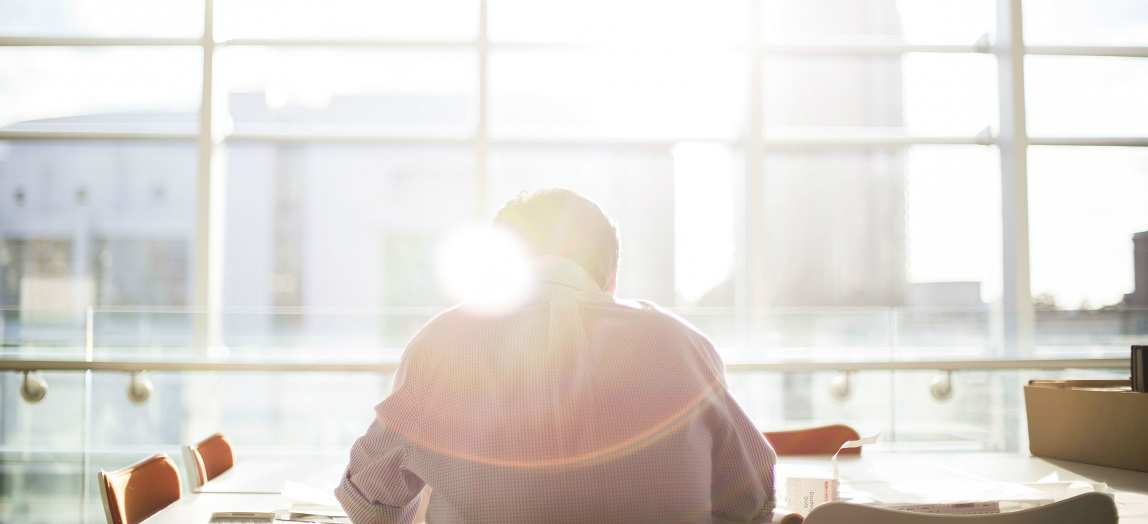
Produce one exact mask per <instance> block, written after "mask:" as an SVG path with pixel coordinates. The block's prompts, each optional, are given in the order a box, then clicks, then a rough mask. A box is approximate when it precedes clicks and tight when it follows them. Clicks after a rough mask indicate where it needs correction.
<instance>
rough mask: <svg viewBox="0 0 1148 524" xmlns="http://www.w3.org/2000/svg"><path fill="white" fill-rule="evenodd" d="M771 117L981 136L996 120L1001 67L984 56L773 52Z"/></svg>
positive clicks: (788, 124) (772, 121) (772, 125)
mask: <svg viewBox="0 0 1148 524" xmlns="http://www.w3.org/2000/svg"><path fill="white" fill-rule="evenodd" d="M765 68H766V69H765V122H766V127H767V128H769V129H771V130H772V129H777V130H778V131H779V132H782V133H784V132H785V131H796V129H790V130H786V129H784V128H825V127H828V128H872V130H873V131H886V132H893V133H909V134H960V135H975V134H976V133H978V132H980V131H981V130H982V129H984V128H985V127H988V126H993V125H995V124H996V122H997V114H996V111H997V106H996V103H997V102H996V100H997V99H996V83H995V82H996V67H995V63H994V61H993V58H992V57H990V56H980V55H942V54H929V53H910V54H907V55H905V56H904V57H895V56H876V57H863V58H859V57H838V56H813V57H808V56H807V57H770V58H768V59H767V61H766V65H765Z"/></svg>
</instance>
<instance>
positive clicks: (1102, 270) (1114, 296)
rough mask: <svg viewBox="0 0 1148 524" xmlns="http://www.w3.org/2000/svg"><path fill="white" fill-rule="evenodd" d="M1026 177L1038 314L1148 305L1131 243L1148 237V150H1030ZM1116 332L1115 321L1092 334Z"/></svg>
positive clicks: (1146, 270) (1147, 271) (1142, 269)
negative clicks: (1140, 234)
mask: <svg viewBox="0 0 1148 524" xmlns="http://www.w3.org/2000/svg"><path fill="white" fill-rule="evenodd" d="M1028 172H1029V175H1028V191H1029V199H1028V201H1029V231H1030V238H1029V242H1030V245H1031V253H1032V262H1031V264H1032V292H1033V296H1034V300H1035V301H1036V305H1037V307H1038V308H1040V309H1100V308H1106V307H1108V306H1119V305H1121V304H1127V305H1148V301H1145V300H1143V298H1141V297H1143V296H1145V295H1148V289H1139V288H1138V287H1137V286H1136V282H1137V280H1136V279H1135V278H1136V277H1135V275H1136V271H1140V273H1142V274H1143V275H1148V267H1143V263H1144V262H1141V267H1139V268H1135V267H1134V263H1133V261H1134V259H1133V243H1132V240H1133V235H1134V234H1136V233H1138V232H1142V231H1148V206H1145V205H1144V204H1145V202H1148V149H1137V148H1093V147H1039V146H1032V147H1030V148H1029V155H1028ZM1141 244H1143V242H1141ZM1139 278H1141V279H1148V276H1141V277H1139ZM1141 281H1143V280H1141ZM1134 290H1135V293H1137V294H1136V295H1135V296H1133V297H1127V299H1126V295H1125V294H1126V293H1133V291H1134ZM1126 300H1129V302H1125V301H1126ZM1137 300H1139V301H1140V302H1137ZM1119 329H1121V327H1120V323H1119V322H1114V323H1112V324H1111V325H1109V326H1106V327H1100V326H1097V327H1095V328H1094V329H1092V331H1094V332H1096V333H1097V335H1098V336H1099V335H1100V334H1101V333H1104V332H1112V330H1119ZM1124 349H1125V350H1127V347H1125V348H1124Z"/></svg>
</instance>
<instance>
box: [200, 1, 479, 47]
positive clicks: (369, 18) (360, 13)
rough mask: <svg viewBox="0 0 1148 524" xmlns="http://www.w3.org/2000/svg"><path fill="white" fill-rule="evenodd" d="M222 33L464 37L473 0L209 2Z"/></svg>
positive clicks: (471, 32)
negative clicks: (213, 3) (212, 6)
mask: <svg viewBox="0 0 1148 524" xmlns="http://www.w3.org/2000/svg"><path fill="white" fill-rule="evenodd" d="M215 6H216V7H215V9H216V13H215V23H216V34H217V35H219V36H220V37H223V38H338V39H347V38H389V39H395V40H425V39H470V38H474V36H475V35H476V34H477V31H478V0H399V1H393V0H392V1H386V2H379V1H373V0H327V1H324V2H314V1H311V0H229V1H226V2H216V4H215Z"/></svg>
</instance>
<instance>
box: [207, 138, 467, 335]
mask: <svg viewBox="0 0 1148 524" xmlns="http://www.w3.org/2000/svg"><path fill="white" fill-rule="evenodd" d="M227 156H228V163H229V166H228V168H229V172H230V175H231V176H230V178H229V180H228V187H227V189H228V193H227V216H228V217H233V218H232V219H231V220H228V221H227V232H226V242H227V249H226V251H225V253H226V254H225V261H224V297H223V298H224V304H225V306H227V307H229V308H235V309H241V310H245V311H254V312H266V311H268V310H270V309H273V308H289V309H296V310H302V313H303V314H298V315H278V316H277V315H267V314H252V315H238V314H237V315H235V316H232V317H230V318H229V319H228V320H227V322H228V324H227V325H226V329H227V332H226V333H225V337H226V338H227V339H228V340H229V341H231V342H230V343H229V345H231V346H238V347H247V348H255V349H252V351H256V350H262V351H274V352H279V351H291V352H295V353H299V352H307V351H312V350H316V349H319V350H324V351H326V350H330V351H334V350H339V351H344V352H346V353H361V352H364V351H366V352H374V355H376V356H377V355H378V351H379V348H383V347H385V348H388V349H394V350H395V351H396V353H395V354H394V355H393V356H397V351H400V350H401V349H402V346H403V345H405V343H406V341H407V340H409V337H410V336H411V335H413V334H414V331H415V330H416V329H418V328H419V327H420V326H421V322H423V321H425V320H426V319H427V318H429V316H430V315H432V314H434V313H435V312H436V311H437V310H438V309H439V308H441V307H443V306H445V305H448V304H449V303H451V301H452V300H454V298H453V297H451V296H448V294H447V293H446V291H445V290H444V289H443V288H442V286H441V284H440V281H439V278H438V274H437V272H436V271H437V266H436V262H437V260H436V256H437V253H438V248H439V244H440V243H441V242H442V240H443V239H444V237H446V236H447V235H448V234H449V233H450V232H452V231H453V230H454V229H456V228H458V227H460V226H461V225H463V224H465V223H467V222H468V221H470V220H473V219H474V217H475V202H476V201H477V193H476V187H477V186H476V178H475V174H474V173H475V171H474V152H473V150H472V149H471V148H469V147H459V146H363V145H340V144H318V143H237V144H232V145H230V146H229V148H228V155H227ZM239 217H241V218H239ZM311 313H314V314H311ZM334 313H339V314H334ZM332 340H337V341H339V342H338V343H332Z"/></svg>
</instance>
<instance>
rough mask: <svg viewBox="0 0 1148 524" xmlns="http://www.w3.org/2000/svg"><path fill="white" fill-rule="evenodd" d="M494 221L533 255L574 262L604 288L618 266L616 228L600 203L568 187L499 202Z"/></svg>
mask: <svg viewBox="0 0 1148 524" xmlns="http://www.w3.org/2000/svg"><path fill="white" fill-rule="evenodd" d="M494 223H495V224H496V225H498V226H501V227H504V228H506V229H508V230H510V232H511V233H513V234H515V235H516V236H518V237H519V239H521V240H522V241H523V242H524V243H525V244H526V248H527V249H528V250H529V251H530V252H531V254H533V255H535V256H542V255H554V256H559V257H563V258H567V259H570V260H573V261H574V262H576V263H578V265H580V266H582V268H583V269H585V270H586V272H587V273H589V274H590V276H592V277H594V280H596V281H597V282H598V285H600V286H602V288H603V289H605V288H606V286H607V285H608V284H609V282H610V280H611V277H612V276H613V275H614V273H615V272H617V270H618V229H617V228H616V227H615V226H614V223H613V222H611V221H610V218H609V217H607V216H606V213H604V212H603V211H602V209H601V208H600V207H598V204H595V203H594V202H593V201H592V200H590V199H588V198H586V197H584V196H582V195H579V194H578V193H575V192H573V191H570V190H569V189H544V190H540V191H535V192H533V193H522V194H520V195H518V197H516V198H514V199H511V200H510V201H509V202H507V203H506V205H504V206H502V209H501V210H499V211H498V214H497V215H495V217H494Z"/></svg>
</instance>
